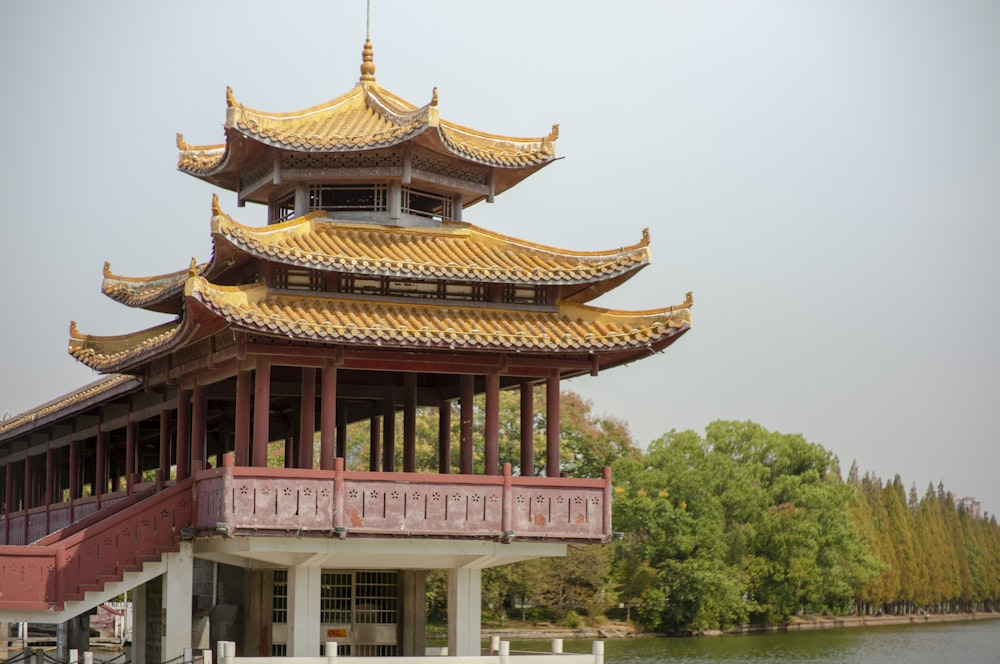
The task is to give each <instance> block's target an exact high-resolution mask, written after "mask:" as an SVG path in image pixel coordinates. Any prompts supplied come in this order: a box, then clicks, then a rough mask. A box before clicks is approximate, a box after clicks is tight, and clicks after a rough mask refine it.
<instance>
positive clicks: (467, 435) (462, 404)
mask: <svg viewBox="0 0 1000 664" xmlns="http://www.w3.org/2000/svg"><path fill="white" fill-rule="evenodd" d="M458 393H459V422H458V432H459V434H458V472H460V473H462V474H463V475H471V474H472V413H473V410H472V400H473V398H474V397H475V376H470V375H468V374H462V375H461V376H459V385H458Z"/></svg>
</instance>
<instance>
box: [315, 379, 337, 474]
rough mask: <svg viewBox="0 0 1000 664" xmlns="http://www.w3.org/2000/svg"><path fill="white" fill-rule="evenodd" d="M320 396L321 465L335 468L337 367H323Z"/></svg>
mask: <svg viewBox="0 0 1000 664" xmlns="http://www.w3.org/2000/svg"><path fill="white" fill-rule="evenodd" d="M322 381H323V384H322V386H321V390H322V394H321V397H320V399H321V400H320V408H321V414H320V434H319V436H320V438H319V467H320V468H322V469H323V470H333V459H334V457H335V454H334V445H335V444H336V440H335V435H336V430H337V367H336V366H334V365H332V364H329V363H328V364H327V365H325V366H324V367H323V376H322Z"/></svg>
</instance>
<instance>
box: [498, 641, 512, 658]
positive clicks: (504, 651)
mask: <svg viewBox="0 0 1000 664" xmlns="http://www.w3.org/2000/svg"><path fill="white" fill-rule="evenodd" d="M499 646H500V647H499V648H498V650H499V651H500V664H510V641H500V643H499Z"/></svg>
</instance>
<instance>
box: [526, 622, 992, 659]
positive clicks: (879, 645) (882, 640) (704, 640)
mask: <svg viewBox="0 0 1000 664" xmlns="http://www.w3.org/2000/svg"><path fill="white" fill-rule="evenodd" d="M550 648H551V646H550V643H549V642H547V641H514V642H512V643H511V650H534V651H542V652H547V651H549V650H550ZM590 648H591V642H590V641H570V640H566V641H564V643H563V650H564V651H566V652H590ZM604 661H605V662H606V664H654V663H655V662H671V663H678V664H694V663H698V664H728V663H730V662H732V663H737V662H738V663H740V664H764V663H765V662H816V663H820V664H834V663H836V664H851V663H854V662H857V663H859V664H861V663H864V664H870V663H876V664H942V663H952V662H955V663H962V664H965V663H969V664H989V663H1000V620H980V621H974V622H963V623H944V624H934V625H906V626H898V627H865V628H855V629H830V630H819V631H815V632H779V633H769V634H747V635H742V636H700V637H690V638H640V639H628V640H609V641H606V642H605V644H604Z"/></svg>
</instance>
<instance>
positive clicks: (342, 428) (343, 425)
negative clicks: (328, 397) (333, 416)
mask: <svg viewBox="0 0 1000 664" xmlns="http://www.w3.org/2000/svg"><path fill="white" fill-rule="evenodd" d="M337 456H338V457H340V458H341V459H344V460H345V461H346V460H347V401H346V400H341V401H340V402H339V403H337Z"/></svg>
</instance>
